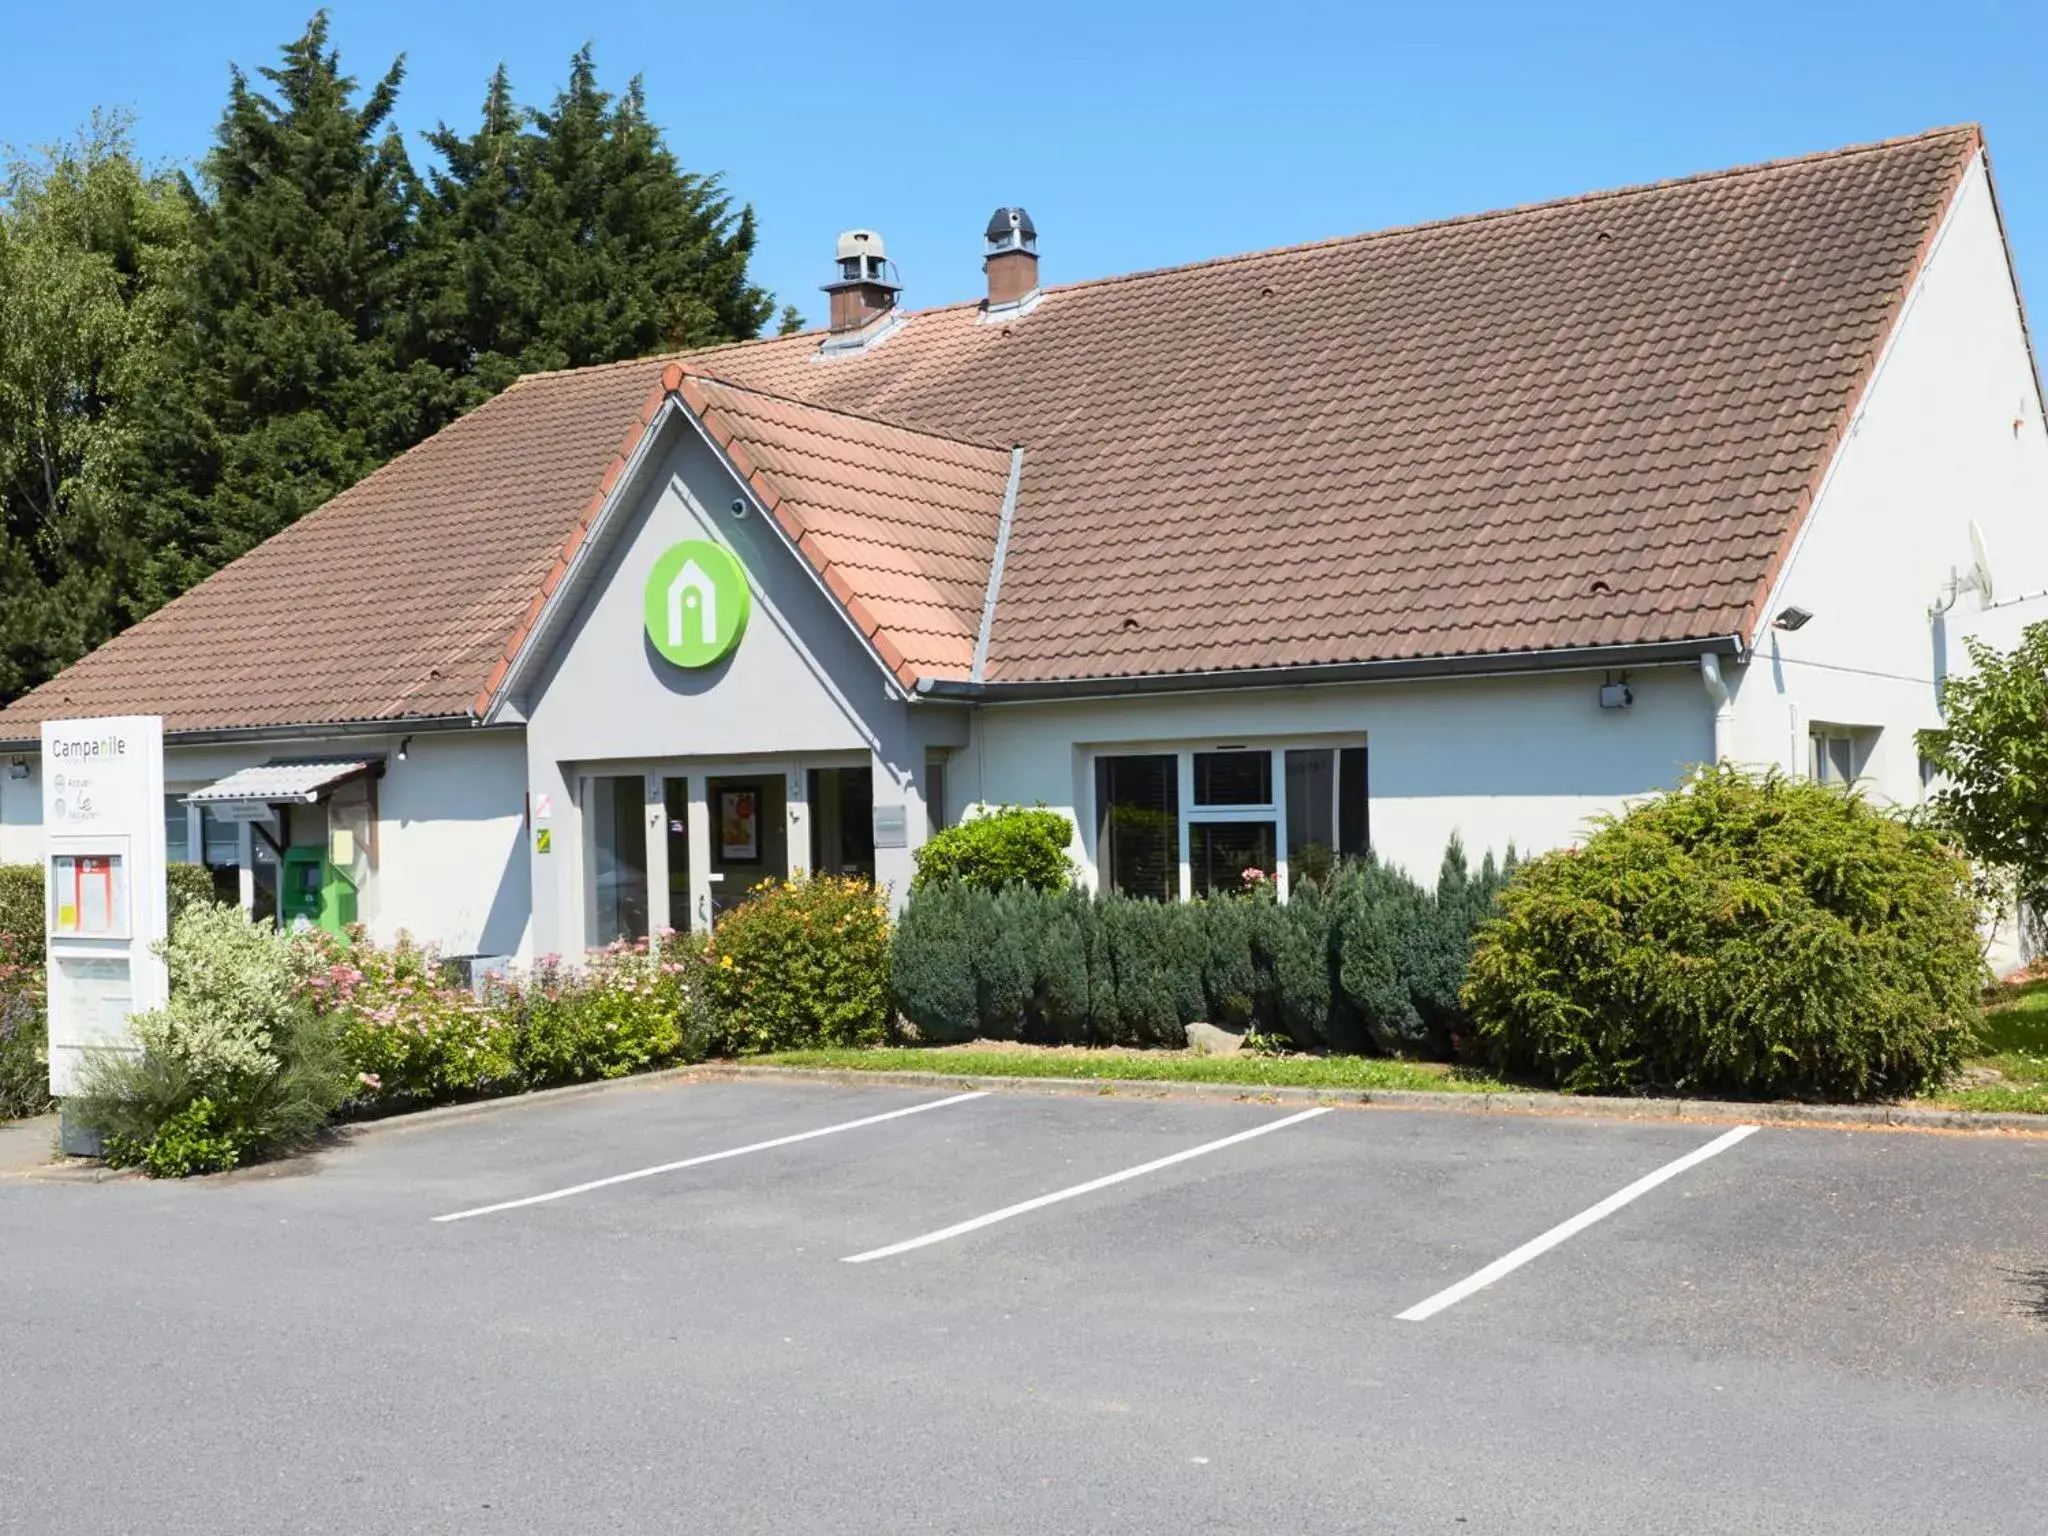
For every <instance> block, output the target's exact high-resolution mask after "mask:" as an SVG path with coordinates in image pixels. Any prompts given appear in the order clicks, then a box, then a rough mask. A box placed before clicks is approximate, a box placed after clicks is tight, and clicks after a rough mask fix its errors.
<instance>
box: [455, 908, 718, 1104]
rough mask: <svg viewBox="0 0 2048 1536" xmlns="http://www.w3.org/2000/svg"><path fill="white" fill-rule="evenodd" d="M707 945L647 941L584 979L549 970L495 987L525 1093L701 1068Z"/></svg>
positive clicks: (614, 949)
mask: <svg viewBox="0 0 2048 1536" xmlns="http://www.w3.org/2000/svg"><path fill="white" fill-rule="evenodd" d="M706 980H707V978H706V976H705V967H704V950H703V946H702V944H701V942H699V941H697V940H694V939H692V938H691V937H690V936H689V935H687V934H672V935H670V936H668V937H667V938H665V939H664V940H663V941H662V945H661V950H660V953H659V955H656V954H655V953H654V952H653V951H651V950H650V949H649V947H648V944H647V941H646V940H645V939H641V940H639V941H637V942H634V943H619V944H614V945H612V946H611V947H610V948H608V949H604V950H600V951H598V952H597V953H595V954H592V955H589V956H587V957H586V958H585V961H584V964H583V966H582V968H581V969H580V970H576V971H568V970H565V969H564V968H563V967H562V966H561V965H560V964H559V963H557V962H547V963H543V964H542V965H540V966H539V967H537V968H536V969H535V971H534V972H533V974H532V975H531V976H529V977H525V978H523V979H522V978H518V977H513V978H509V979H507V980H504V981H502V982H498V983H494V984H493V985H492V986H491V987H490V988H489V989H488V990H487V992H486V1004H487V1007H488V1009H489V1010H490V1011H491V1012H492V1013H495V1014H498V1015H499V1016H500V1017H501V1018H502V1021H503V1027H505V1028H506V1030H507V1031H508V1033H509V1037H510V1043H511V1051H512V1058H513V1060H514V1062H515V1063H516V1064H517V1067H518V1071H519V1075H520V1077H521V1079H522V1080H523V1082H524V1084H525V1085H526V1086H528V1087H532V1088H545V1087H549V1086H551V1085H553V1084H556V1083H578V1082H588V1081H591V1080H594V1079H599V1078H613V1077H625V1076H627V1075H628V1074H630V1073H634V1072H647V1071H652V1070H653V1069H654V1068H656V1067H668V1066H674V1065H676V1064H678V1063H680V1062H686V1061H701V1060H702V1059H703V1057H704V1053H705V1051H706V1049H707V1048H708V1046H709V1044H710V1039H711V1028H710V1026H709V1023H708V1021H707V1012H706V1009H707V996H706Z"/></svg>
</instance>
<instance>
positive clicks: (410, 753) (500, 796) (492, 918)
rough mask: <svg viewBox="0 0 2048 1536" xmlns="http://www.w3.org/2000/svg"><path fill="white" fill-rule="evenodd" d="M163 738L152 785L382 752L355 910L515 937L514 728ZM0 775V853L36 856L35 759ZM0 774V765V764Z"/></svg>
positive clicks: (518, 765)
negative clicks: (190, 740) (19, 772)
mask: <svg viewBox="0 0 2048 1536" xmlns="http://www.w3.org/2000/svg"><path fill="white" fill-rule="evenodd" d="M404 739H405V737H404V736H403V734H394V735H389V736H384V735H377V736H358V737H346V738H341V739H335V738H331V737H329V738H321V739H317V740H303V741H251V742H245V743H238V744H235V745H230V746H207V747H190V746H178V745H176V744H172V745H170V746H168V747H166V748H165V751H164V792H165V793H166V794H167V795H183V794H190V793H191V792H192V791H193V790H195V789H201V788H204V787H205V786H206V785H208V784H211V783H213V782H214V781H215V780H216V779H220V778H223V777H225V776H226V775H228V774H230V773H233V772H235V771H236V770H237V769H240V768H253V767H255V766H257V765H259V764H262V763H267V762H271V761H273V760H275V759H278V758H306V757H322V758H337V759H347V758H354V757H375V756H378V755H381V756H382V757H383V758H384V760H385V771H384V775H383V777H382V778H381V779H379V780H378V781H377V784H376V787H375V791H374V793H375V803H376V807H377V865H376V871H375V874H374V875H373V877H372V879H371V881H370V884H369V887H368V889H366V890H365V891H363V892H362V893H361V896H360V899H359V901H358V906H357V913H356V915H357V917H358V919H359V920H360V921H361V922H362V923H363V924H364V925H365V926H366V927H367V928H368V929H369V930H370V933H371V935H372V937H374V938H375V939H376V940H377V941H378V942H379V943H385V944H388V943H390V942H391V941H392V940H393V939H395V938H396V937H397V936H398V934H399V933H400V932H401V931H403V932H406V933H409V934H411V935H412V936H413V937H414V938H416V939H419V940H421V941H422V942H426V943H432V944H434V945H436V946H438V947H439V948H440V949H441V951H442V952H443V953H445V954H451V955H466V954H513V953H517V952H520V951H521V950H522V949H523V947H524V946H525V943H526V931H527V923H528V916H529V913H530V910H531V907H532V894H531V890H530V888H529V882H528V866H527V860H526V850H525V837H524V830H525V818H526V751H525V747H524V745H523V743H522V741H521V739H520V732H518V731H517V730H506V731H490V732H483V731H478V732H422V733H418V734H415V735H413V736H412V738H411V744H410V746H409V748H408V750H407V753H406V760H405V761H404V762H399V761H398V760H397V759H398V748H399V744H400V742H401V741H402V740H404ZM30 764H31V770H32V771H31V775H30V777H28V778H26V779H8V778H5V777H0V863H31V862H34V861H37V860H40V859H41V858H42V856H43V829H42V781H41V778H40V773H41V764H40V762H39V761H37V760H36V759H35V758H33V757H32V758H31V759H30ZM0 773H4V770H0Z"/></svg>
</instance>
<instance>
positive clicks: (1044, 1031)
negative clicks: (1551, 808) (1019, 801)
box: [891, 841, 1512, 1055]
mask: <svg viewBox="0 0 2048 1536" xmlns="http://www.w3.org/2000/svg"><path fill="white" fill-rule="evenodd" d="M1511 857H1512V855H1511ZM1501 882H1502V875H1501V873H1500V871H1498V870H1497V869H1496V868H1495V866H1494V863H1493V861H1492V859H1491V858H1489V859H1488V860H1487V861H1486V863H1485V864H1484V865H1483V866H1482V868H1481V869H1480V871H1479V872H1478V873H1477V874H1474V873H1472V872H1471V871H1470V870H1469V868H1468V866H1467V864H1466V862H1465V856H1464V853H1463V851H1462V849H1460V848H1459V847H1458V845H1457V843H1456V842H1455V841H1453V843H1452V844H1451V846H1450V848H1449V850H1448V851H1447V852H1446V854H1445V858H1444V866H1443V870H1442V872H1441V874H1440V876H1439V880H1438V889H1437V890H1436V891H1435V892H1431V891H1428V890H1425V889H1424V888H1423V887H1421V886H1418V885H1417V884H1416V883H1415V882H1414V881H1412V880H1410V879H1409V878H1408V877H1407V876H1406V875H1403V874H1401V873H1400V872H1399V871H1396V870H1387V869H1384V868H1381V867H1380V866H1378V865H1375V864H1372V863H1370V862H1367V863H1363V864H1355V865H1347V866H1344V867H1342V868H1340V869H1338V870H1336V871H1335V872H1334V873H1333V874H1332V875H1331V876H1330V878H1329V879H1328V880H1327V881H1325V882H1317V881H1314V880H1305V881H1303V882H1302V883H1301V884H1300V885H1299V886H1297V887H1296V888H1295V890H1294V891H1293V893H1292V899H1291V900H1290V901H1288V902H1287V903H1286V904H1285V905H1282V904H1280V903H1279V902H1278V901H1276V900H1275V899H1274V895H1273V891H1272V888H1271V887H1270V886H1269V885H1264V884H1260V885H1254V886H1252V887H1250V888H1249V889H1248V890H1247V891H1246V893H1245V894H1243V895H1241V896H1223V897H1216V898H1212V899H1208V900H1203V901H1195V902H1188V903H1185V904H1181V903H1162V902H1156V901H1148V900H1144V899H1142V898H1138V897H1132V896H1124V895H1120V894H1117V893H1113V892H1112V893H1110V894H1108V895H1090V894H1089V893H1087V892H1085V891H1075V890H1067V891H1061V892H1058V893H1046V892H1042V891H1036V890H1032V889H1030V888H1028V887H1024V886H1011V887H1008V888H1006V889H1004V890H1003V891H1001V892H1000V893H997V892H991V891H987V890H982V889H977V888H975V887H972V886H969V885H966V884H964V883H958V882H956V883H951V884H944V885H928V886H926V887H925V888H923V889H922V890H919V891H917V892H916V893H915V894H913V895H912V897H911V899H910V902H909V904H908V906H907V907H906V908H905V910H904V913H903V918H902V920H901V922H900V923H899V924H898V925H897V929H896V939H895V944H894V947H893V951H892V955H891V964H892V984H893V987H894V991H895V997H896V1006H897V1007H898V1009H899V1010H901V1012H902V1013H903V1016H904V1017H905V1018H906V1019H908V1020H909V1021H910V1022H911V1024H912V1025H914V1026H915V1027H916V1029H917V1031H918V1034H919V1036H920V1037H922V1038H924V1039H927V1040H938V1041H960V1040H971V1039H974V1038H977V1037H983V1038H989V1039H1023V1040H1034V1041H1051V1042H1065V1043H1071V1044H1081V1043H1092V1044H1097V1045H1112V1044H1114V1045H1139V1046H1179V1045H1181V1044H1183V1043H1184V1042H1185V1040H1186V1032H1185V1026H1186V1025H1188V1024H1191V1023H1194V1022H1196V1021H1197V1020H1207V1021H1209V1022H1211V1023H1215V1024H1219V1025H1222V1026H1224V1027H1226V1028H1231V1029H1245V1030H1254V1029H1255V1030H1257V1031H1259V1032H1261V1033H1263V1034H1269V1035H1284V1036H1286V1037H1288V1038H1290V1039H1292V1040H1293V1041H1294V1042H1295V1043H1296V1044H1298V1045H1301V1046H1303V1047H1306V1048H1309V1049H1342V1050H1351V1051H1357V1050H1363V1049H1378V1050H1382V1051H1387V1052H1397V1053H1427V1054H1436V1055H1447V1054H1450V1053H1451V1052H1452V1051H1453V1050H1454V1049H1455V1047H1456V1044H1457V1042H1458V1040H1459V1039H1460V1038H1461V1037H1463V1036H1464V1035H1466V1034H1469V1024H1468V1021H1467V1019H1466V1017H1465V1014H1464V1012H1463V1009H1462V1004H1461V1003H1460V1001H1459V997H1458V987H1459V985H1460V984H1461V982H1462V980H1463V975H1464V966H1465V960H1466V957H1467V956H1468V955H1469V954H1470V952H1471V944H1472V935H1473V930H1474V929H1475V928H1476V927H1477V925H1478V923H1479V922H1480V921H1481V920H1482V919H1483V918H1484V917H1485V916H1486V915H1487V914H1488V913H1489V912H1490V911H1491V910H1492V905H1493V900H1494V897H1495V894H1496V893H1497V892H1498V890H1499V889H1500V886H1501Z"/></svg>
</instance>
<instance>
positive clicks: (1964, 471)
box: [1728, 160, 2048, 804]
mask: <svg viewBox="0 0 2048 1536" xmlns="http://www.w3.org/2000/svg"><path fill="white" fill-rule="evenodd" d="M1971 519H1975V520H1976V521H1977V523H1978V525H1979V526H1980V527H1981V528H1982V529H1983V531H1984V535H1985V540H1986V542H1987V544H1988V545H1989V547H1990V552H1991V556H1992V563H1993V568H1994V572H1995V574H1996V577H1997V585H1998V588H1999V593H1998V595H1999V596H2000V597H2010V596H2017V595H2018V594H2020V593H2021V592H2023V591H2028V590H2032V591H2039V590H2040V589H2042V588H2044V587H2048V431H2044V427H2043V423H2042V411H2041V399H2040V395H2039V391H2038V388H2037V384H2036V380H2035V375H2034V369H2033V362H2032V360H2031V359H2030V357H2029V356H2028V353H2027V346H2026V336H2025V332H2024V330H2023V328H2022V325H2021V321H2020V313H2019V308H2018V305H2017V303H2016V302H2015V298H2014V291H2013V285H2012V277H2011V272H2010V269H2009V267H2008V265H2007V262H2006V253H2005V246H2004V241H2003V238H2002V236H2001V233H2000V231H1999V227H1998V219H1997V212H1996V208H1995V206H1994V203H1993V199H1992V194H1991V184H1990V179H1989V176H1988V175H1987V173H1986V171H1985V169H1984V165H1983V162H1982V161H1981V160H1980V161H1979V162H1978V164H1977V165H1976V166H1975V167H1974V168H1973V169H1972V170H1971V172H1970V173H1969V174H1968V176H1967V177H1966V178H1965V179H1964V182H1963V185H1962V187H1961V188H1960V189H1959V190H1958V193H1957V196H1956V200H1955V202H1954V204H1953V205H1952V206H1951V208H1950V210H1949V214H1948V217H1947V220H1946V222H1945V224H1944V226H1943V228H1942V230H1941V231H1940V233H1939V235H1938V237H1937V240H1936V243H1935V245H1934V247H1933V248H1932V250H1931V251H1930V254H1929V257H1928V260H1927V263H1926V266H1925V268H1924V270H1923V273H1922V276H1921V279H1920V281H1919V282H1918V284H1916V286H1915V288H1914V290H1913V292H1912V294H1911V295H1910V296H1909V298H1908V300H1907V304H1906V307H1905V309H1904V310H1903V312H1902V314H1901V316H1900V320H1899V323H1898V325H1897V327H1896V328H1895V330H1894V332H1893V336H1892V338H1891V342H1890V344H1889V346H1888V349H1887V351H1886V354H1885V356H1884V358H1883V360H1882V362H1881V363H1880V365H1879V368H1878V370H1877V372H1876V374H1875V376H1874V377H1873V379H1872V382H1871V384H1870V386H1869V388H1868V390H1867V392H1866V394H1865V397H1864V400H1863V402H1862V406H1861V409H1860V410H1859V411H1858V413H1857V416H1856V418H1855V421H1854V424H1853V426H1852V427H1851V429H1850V433H1849V435H1848V437H1847V439H1846V440H1845V442H1844V444H1843V447H1842V450H1841V452H1840V453H1839V454H1838V455H1837V457H1836V461H1835V463H1834V466H1833V468H1832V470H1831V472H1830V474H1829V476H1828V478H1827V480H1826V482H1825V484H1824V486H1823V488H1822V490H1821V494H1820V496H1819V497H1818V498H1817V500H1816V502H1815V504H1814V508H1813V511H1812V514H1811V515H1810V516H1809V518H1808V520H1807V524H1806V528H1805V530H1804V532H1803V534H1802V536H1801V538H1800V541H1799V543H1798V544H1797V546H1796V547H1795V549H1794V552H1793V556H1792V559H1791V560H1790V561H1789V562H1788V563H1787V567H1786V570H1785V572H1784V574H1783V576H1782V578H1781V580H1780V582H1779V585H1778V590H1777V591H1776V592H1775V593H1773V595H1772V597H1771V600H1770V601H1769V603H1768V604H1767V605H1766V607H1765V610H1764V622H1765V626H1766V627H1765V628H1764V629H1763V631H1762V633H1761V634H1760V635H1759V636H1758V637H1757V638H1756V647H1757V653H1756V656H1755V659H1754V660H1753V661H1752V662H1751V663H1750V665H1749V666H1748V667H1746V668H1744V669H1743V672H1742V675H1741V676H1740V678H1739V680H1738V679H1736V678H1733V677H1731V679H1730V680H1731V682H1732V683H1735V685H1736V686H1735V701H1734V720H1733V733H1732V740H1731V741H1730V743H1729V753H1728V755H1729V756H1730V757H1732V758H1735V759H1737V760H1738V761H1747V762H1753V763H1777V764H1780V765H1782V766H1784V767H1785V768H1787V769H1788V770H1790V771H1793V772H1797V773H1801V774H1803V773H1805V772H1806V771H1807V734H1808V729H1809V727H1810V726H1811V725H1813V724H1814V723H1817V722H1818V723H1825V724H1830V725H1845V726H1852V727H1865V728H1876V729H1877V730H1878V731H1880V733H1881V734H1880V735H1879V736H1878V739H1877V742H1876V745H1875V749H1874V751H1873V752H1872V755H1871V756H1870V758H1869V760H1868V761H1867V762H1866V763H1865V765H1864V769H1863V776H1864V781H1865V783H1866V785H1867V787H1868V790H1869V792H1870V793H1872V794H1873V795H1875V796H1878V797H1881V798H1884V799H1887V800H1891V801H1894V802H1896V803H1900V804H1913V803H1916V802H1917V801H1918V800H1919V799H1920V798H1921V789H1920V781H1919V754H1918V751H1917V749H1916V747H1915V746H1914V743H1913V733H1914V732H1915V731H1916V730H1919V729H1922V728H1924V727H1928V726H1934V725H1938V724H1940V719H1941V717H1940V711H1939V695H1938V685H1939V682H1940V680H1941V679H1942V678H1943V677H1944V676H1946V675H1947V674H1949V673H1952V672H1955V671H1959V670H1961V669H1962V668H1963V667H1965V666H1966V665H1967V664H1968V658H1967V656H1966V655H1965V653H1964V650H1963V646H1962V637H1963V636H1964V635H1969V634H1974V635H1978V636H1980V637H1982V638H1983V639H1985V640H1987V641H1989V642H1990V643H1992V644H1994V645H1998V646H2000V647H2005V646H2010V645H2011V644H2012V643H2013V641H2014V640H2015V639H2016V638H2017V637H2018V634H2019V631H2020V629H2021V628H2022V627H2023V626H2024V625H2025V624H2027V623H2030V622H2034V621H2037V620H2040V619H2048V600H2044V601H2035V602H2026V603H2017V604H2014V605H2013V606H2010V607H2005V608H1999V609H1996V610H1993V611H1990V612H1981V611H1980V610H1979V606H1978V601H1977V599H1976V598H1975V597H1974V596H1972V595H1968V594H1966V595H1964V596H1963V597H1962V598H1961V599H1960V600H1958V601H1957V603H1956V604H1955V606H1954V608H1953V609H1951V610H1950V612H1949V613H1948V614H1947V616H1946V618H1945V619H1939V620H1931V619H1930V618H1929V615H1928V609H1929V607H1930V605H1933V604H1935V603H1936V602H1938V601H1939V600H1940V599H1941V597H1942V594H1943V589H1944V587H1945V586H1946V583H1947V581H1948V577H1949V572H1950V569H1951V567H1955V568H1959V569H1960V570H1962V571H1963V572H1964V573H1967V572H1968V570H1969V567H1970V542H1969V523H1970V521H1971ZM1788 605H1797V606H1799V607H1801V608H1805V609H1807V610H1809V611H1810V612H1811V613H1812V614H1813V615H1814V617H1813V619H1812V621H1811V622H1810V623H1808V624H1807V625H1806V627H1805V628H1803V629H1800V630H1797V631H1793V632H1789V633H1788V632H1782V631H1778V630H1775V629H1772V628H1770V627H1768V626H1769V621H1770V619H1771V617H1772V616H1774V615H1776V614H1777V613H1778V612H1780V611H1781V610H1782V609H1784V608H1785V607H1786V606H1788Z"/></svg>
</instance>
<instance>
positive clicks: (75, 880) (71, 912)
mask: <svg viewBox="0 0 2048 1536" xmlns="http://www.w3.org/2000/svg"><path fill="white" fill-rule="evenodd" d="M121 841H122V842H123V843H124V844H125V843H126V842H127V839H126V838H123V839H122V840H121ZM49 911H50V934H51V936H52V937H53V938H78V939H125V938H127V937H128V927H129V923H128V851H127V849H126V848H125V847H124V848H121V849H119V850H114V849H108V850H105V851H103V852H98V853H52V854H51V855H50V905H49Z"/></svg>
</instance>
